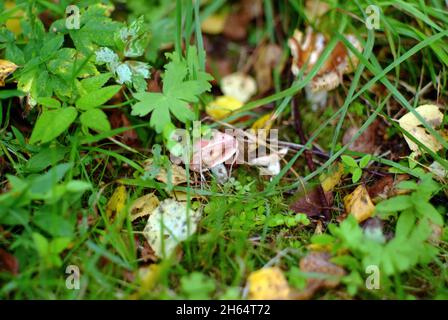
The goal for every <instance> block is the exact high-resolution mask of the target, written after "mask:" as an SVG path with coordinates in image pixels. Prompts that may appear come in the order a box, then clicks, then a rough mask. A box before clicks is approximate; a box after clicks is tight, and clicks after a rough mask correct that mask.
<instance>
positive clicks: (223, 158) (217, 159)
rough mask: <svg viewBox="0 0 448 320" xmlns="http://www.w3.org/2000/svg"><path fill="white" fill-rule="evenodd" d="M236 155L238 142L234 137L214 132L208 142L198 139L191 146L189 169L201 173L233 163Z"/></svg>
mask: <svg viewBox="0 0 448 320" xmlns="http://www.w3.org/2000/svg"><path fill="white" fill-rule="evenodd" d="M237 155H238V141H237V139H235V137H233V136H231V135H229V134H226V133H221V132H219V131H215V132H214V133H213V135H212V137H211V138H210V139H209V140H206V139H200V140H198V141H197V142H196V143H195V144H194V145H193V157H192V160H191V163H190V168H191V170H193V171H196V172H202V171H204V170H209V169H211V168H214V167H216V166H217V165H220V164H223V163H227V162H229V163H233V162H234V159H235V157H236V156H237Z"/></svg>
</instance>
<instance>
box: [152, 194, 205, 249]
mask: <svg viewBox="0 0 448 320" xmlns="http://www.w3.org/2000/svg"><path fill="white" fill-rule="evenodd" d="M200 217H201V213H200V212H199V211H194V210H191V209H190V210H189V211H188V216H187V204H186V203H183V202H178V201H175V200H173V199H166V200H164V201H162V202H161V203H160V204H159V206H158V207H157V208H156V209H155V210H154V211H153V212H152V213H151V214H150V215H149V218H148V222H147V224H146V226H145V229H144V230H143V235H144V236H145V238H146V240H147V241H148V243H149V245H150V246H151V248H152V249H153V250H154V253H155V255H156V256H157V257H159V258H163V257H166V256H169V255H171V253H172V252H173V251H174V249H175V248H176V247H177V245H178V244H179V243H180V242H182V241H184V240H186V239H187V238H188V237H189V236H191V235H192V234H193V233H195V232H196V229H197V223H198V222H199V219H200Z"/></svg>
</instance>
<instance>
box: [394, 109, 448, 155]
mask: <svg viewBox="0 0 448 320" xmlns="http://www.w3.org/2000/svg"><path fill="white" fill-rule="evenodd" d="M415 111H416V112H417V113H418V114H419V115H420V116H421V117H422V118H423V119H425V121H426V122H427V123H428V124H429V125H430V126H431V127H432V128H433V129H436V128H437V127H439V126H440V125H441V123H442V121H443V113H442V112H441V111H440V110H439V107H437V106H435V105H432V104H426V105H422V106H420V107H418V108H416V109H415ZM398 123H399V124H400V127H402V128H403V129H404V130H406V131H407V132H409V133H410V134H411V135H413V136H414V137H415V138H416V139H417V140H418V141H420V142H421V143H422V144H423V145H425V146H426V147H427V148H428V149H430V150H432V151H434V152H437V151H439V150H440V149H442V145H441V143H440V142H439V141H438V140H437V139H436V138H435V137H434V136H432V135H431V134H429V133H428V132H427V131H426V129H425V128H424V127H423V124H422V123H421V122H420V120H418V119H417V117H416V116H415V115H414V114H413V113H411V112H409V113H407V114H405V115H404V116H402V117H401V118H400V120H398ZM404 139H405V140H406V142H407V144H408V146H409V148H410V149H411V150H412V151H414V152H415V153H417V154H420V152H421V151H420V148H419V147H418V145H417V144H416V143H415V142H414V141H412V140H411V139H409V138H408V137H407V136H406V135H404Z"/></svg>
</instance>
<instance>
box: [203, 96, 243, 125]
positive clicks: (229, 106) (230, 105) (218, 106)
mask: <svg viewBox="0 0 448 320" xmlns="http://www.w3.org/2000/svg"><path fill="white" fill-rule="evenodd" d="M242 106H243V103H242V102H241V101H240V100H238V99H236V98H233V97H230V96H220V97H217V98H216V99H215V100H213V101H212V102H210V103H209V104H208V105H207V106H206V107H205V111H206V112H207V114H208V115H209V116H210V117H212V118H213V119H215V120H222V119H224V118H227V117H228V116H229V115H230V114H231V113H232V112H233V111H235V110H238V109H239V108H241V107H242Z"/></svg>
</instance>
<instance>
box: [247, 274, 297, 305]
mask: <svg viewBox="0 0 448 320" xmlns="http://www.w3.org/2000/svg"><path fill="white" fill-rule="evenodd" d="M247 282H248V287H249V299H250V300H286V299H289V295H290V288H289V285H288V282H287V281H286V278H285V276H284V275H283V272H282V271H281V270H280V269H279V268H277V267H271V268H264V269H260V270H257V271H255V272H252V273H251V274H250V275H249V277H248V279H247Z"/></svg>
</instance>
